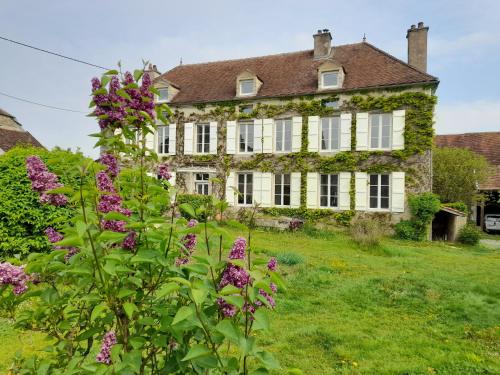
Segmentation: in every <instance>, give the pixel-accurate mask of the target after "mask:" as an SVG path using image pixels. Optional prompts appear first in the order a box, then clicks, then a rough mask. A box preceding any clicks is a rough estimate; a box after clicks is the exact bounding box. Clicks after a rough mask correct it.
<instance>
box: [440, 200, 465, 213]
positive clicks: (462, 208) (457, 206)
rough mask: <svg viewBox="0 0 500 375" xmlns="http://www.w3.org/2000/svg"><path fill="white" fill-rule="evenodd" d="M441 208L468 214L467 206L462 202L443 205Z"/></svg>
mask: <svg viewBox="0 0 500 375" xmlns="http://www.w3.org/2000/svg"><path fill="white" fill-rule="evenodd" d="M442 206H444V207H449V208H453V209H455V210H458V211H460V212H463V213H465V214H467V213H468V212H469V210H468V209H467V205H466V204H465V203H464V202H452V203H443V204H442Z"/></svg>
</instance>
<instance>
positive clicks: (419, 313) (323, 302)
mask: <svg viewBox="0 0 500 375" xmlns="http://www.w3.org/2000/svg"><path fill="white" fill-rule="evenodd" d="M233 233H234V235H235V236H236V235H237V233H236V232H233ZM316 237H317V236H314V237H311V236H309V235H306V234H304V233H293V234H292V233H275V232H265V231H256V232H254V233H253V235H252V245H253V246H252V247H253V248H254V250H255V251H257V252H265V253H267V254H270V255H271V254H278V255H279V259H282V260H286V261H287V262H288V263H294V261H295V262H298V264H295V265H293V266H287V265H283V264H282V265H280V270H281V272H282V273H283V274H284V275H285V279H286V281H287V285H288V290H287V291H286V292H284V293H283V292H282V293H279V295H278V297H277V309H276V312H275V313H274V314H273V315H272V316H273V319H272V331H271V332H269V334H266V335H265V336H259V340H260V342H261V344H262V345H265V346H267V347H268V348H269V349H270V350H272V351H273V352H274V353H275V354H276V356H277V357H278V359H279V360H280V362H281V364H282V367H283V370H282V371H281V372H279V374H287V369H288V368H300V369H301V370H302V371H303V373H304V374H307V375H316V374H318V375H322V374H374V373H376V374H385V373H387V374H434V373H436V374H475V373H478V374H479V373H481V374H490V373H491V374H498V373H500V251H494V250H486V249H482V248H470V247H468V248H467V247H460V246H455V245H453V246H451V245H445V244H436V243H430V244H423V245H420V244H415V243H410V242H400V241H393V240H386V241H385V242H384V243H383V244H382V245H381V246H380V247H379V248H376V249H362V248H359V247H358V246H357V245H355V244H354V243H353V242H352V240H350V239H349V237H347V236H346V235H344V234H342V233H338V234H329V235H324V238H316ZM290 254H291V255H290ZM294 254H297V255H299V256H298V257H297V256H295V257H294V256H293V255H294ZM0 336H1V339H0V370H5V368H7V367H8V365H9V361H8V358H9V357H11V356H12V355H13V354H14V353H15V352H16V350H18V349H20V348H23V347H24V349H25V351H32V350H34V348H37V347H38V348H41V347H42V346H43V345H44V343H43V341H42V339H41V336H39V335H31V334H28V333H23V334H21V335H19V334H17V333H16V332H14V331H13V330H12V328H10V325H9V324H8V322H7V321H5V320H0Z"/></svg>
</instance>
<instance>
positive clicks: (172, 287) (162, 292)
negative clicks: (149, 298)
mask: <svg viewBox="0 0 500 375" xmlns="http://www.w3.org/2000/svg"><path fill="white" fill-rule="evenodd" d="M179 289H180V286H179V284H176V283H167V284H165V285H163V286H162V287H161V288H160V289H159V290H158V292H156V297H158V298H163V297H165V296H167V295H169V294H172V293H173V292H175V291H177V290H179Z"/></svg>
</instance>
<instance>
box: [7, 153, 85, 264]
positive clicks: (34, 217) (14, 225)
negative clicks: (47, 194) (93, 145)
mask: <svg viewBox="0 0 500 375" xmlns="http://www.w3.org/2000/svg"><path fill="white" fill-rule="evenodd" d="M29 155H38V156H39V157H40V158H41V159H42V160H43V161H44V162H45V163H46V165H47V167H48V169H49V170H50V171H52V172H54V173H56V174H57V175H58V176H59V181H60V182H61V183H62V184H64V185H65V186H71V187H73V188H76V187H77V186H78V185H79V179H80V174H79V172H78V171H77V170H75V169H74V168H72V167H73V166H74V164H75V163H82V162H83V160H85V157H84V156H83V155H82V154H81V153H72V152H71V151H64V150H60V149H54V150H52V151H47V150H45V149H42V148H37V147H31V146H29V147H27V146H16V147H14V148H12V149H11V150H9V151H7V152H6V153H5V154H3V155H1V156H0V239H1V241H0V259H2V258H3V259H5V258H7V257H11V256H14V255H16V254H18V255H20V256H21V257H23V258H24V257H26V256H27V255H28V254H29V253H30V252H40V251H42V252H43V251H50V250H51V246H50V243H49V242H48V241H47V236H46V235H45V233H44V230H45V229H46V228H47V227H48V226H51V227H55V228H57V229H60V228H62V227H63V226H64V225H65V223H66V222H67V221H68V219H69V218H70V217H71V216H72V213H73V210H72V209H71V208H68V207H54V206H52V205H46V204H42V203H41V202H40V201H39V197H38V194H37V193H36V192H34V191H33V190H32V189H31V181H30V180H29V179H28V176H27V174H26V164H25V160H26V157H27V156H29Z"/></svg>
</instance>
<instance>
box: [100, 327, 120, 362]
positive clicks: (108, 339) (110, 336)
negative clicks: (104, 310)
mask: <svg viewBox="0 0 500 375" xmlns="http://www.w3.org/2000/svg"><path fill="white" fill-rule="evenodd" d="M115 344H116V335H115V333H114V332H113V331H109V332H108V333H106V334H105V335H104V337H103V339H102V345H101V351H100V352H99V354H97V357H96V361H97V362H100V363H104V364H106V365H110V364H111V348H112V347H113V345H115Z"/></svg>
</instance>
